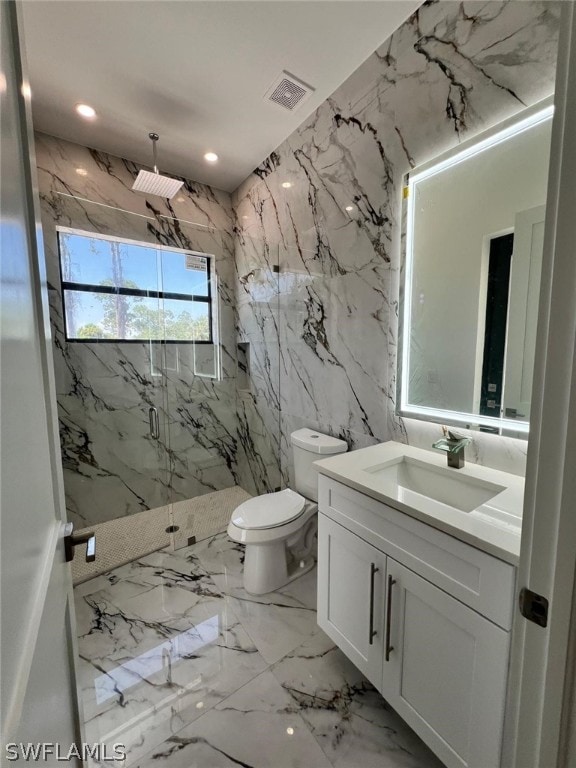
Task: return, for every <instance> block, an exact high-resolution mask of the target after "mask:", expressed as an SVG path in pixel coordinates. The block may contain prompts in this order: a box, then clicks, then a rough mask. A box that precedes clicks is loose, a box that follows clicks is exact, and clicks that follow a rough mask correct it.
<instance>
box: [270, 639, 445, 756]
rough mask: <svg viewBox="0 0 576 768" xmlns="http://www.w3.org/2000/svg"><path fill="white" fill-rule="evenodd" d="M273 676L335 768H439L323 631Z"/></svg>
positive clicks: (283, 661)
mask: <svg viewBox="0 0 576 768" xmlns="http://www.w3.org/2000/svg"><path fill="white" fill-rule="evenodd" d="M272 673H273V674H274V676H275V677H276V679H277V680H278V681H279V682H280V683H281V685H282V687H283V688H284V690H285V691H287V692H288V693H289V694H290V695H291V696H292V698H293V699H294V701H295V702H297V703H298V705H299V707H300V710H299V711H300V714H301V716H302V718H303V719H304V720H305V721H306V722H307V723H308V726H309V727H310V729H311V731H312V733H313V734H314V736H315V738H316V739H317V741H318V743H319V744H320V745H321V747H322V749H323V750H324V752H325V754H326V755H327V757H328V758H329V760H330V762H331V764H332V765H333V766H334V767H335V768H351V767H352V766H362V768H388V767H391V766H394V768H442V765H443V764H442V763H441V762H440V761H439V760H438V759H437V758H436V757H435V756H434V755H433V754H432V753H431V752H430V750H429V749H428V747H427V746H426V745H425V744H424V743H423V742H422V741H421V739H420V738H419V737H418V736H417V735H416V734H415V733H414V732H413V731H412V730H411V728H409V727H408V725H406V723H405V722H404V721H403V720H402V718H400V717H399V716H398V715H397V714H396V712H394V710H393V709H392V708H391V707H390V706H389V705H388V704H387V703H386V701H385V700H384V699H383V698H382V696H380V694H379V693H378V692H377V691H376V690H375V689H374V687H373V686H372V685H371V684H370V683H369V682H368V681H367V680H366V678H365V677H364V676H363V675H362V673H361V672H359V671H358V669H356V667H355V666H354V665H353V664H352V663H351V662H350V661H349V660H348V659H347V658H346V656H344V654H343V653H342V652H341V651H340V649H339V648H336V647H335V646H334V643H333V642H332V641H331V640H330V638H329V637H327V636H326V635H325V634H324V633H323V632H319V633H317V634H316V635H314V637H312V638H311V639H310V640H308V641H307V642H306V643H304V644H303V645H302V646H301V647H300V648H297V649H296V650H295V651H293V652H292V653H289V654H288V655H287V656H286V657H285V658H284V659H282V660H281V661H279V662H278V663H277V664H275V665H274V667H273V668H272Z"/></svg>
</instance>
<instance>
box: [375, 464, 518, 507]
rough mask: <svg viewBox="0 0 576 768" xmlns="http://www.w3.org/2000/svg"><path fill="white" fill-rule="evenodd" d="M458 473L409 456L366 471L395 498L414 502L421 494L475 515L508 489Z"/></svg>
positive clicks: (381, 487) (385, 491) (384, 491)
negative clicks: (414, 496)
mask: <svg viewBox="0 0 576 768" xmlns="http://www.w3.org/2000/svg"><path fill="white" fill-rule="evenodd" d="M457 471H458V470H449V469H447V468H443V467H438V466H436V465H435V464H427V463H426V462H424V461H419V460H418V459H413V458H410V457H408V456H402V457H400V458H399V459H397V460H396V461H392V462H390V461H388V462H385V463H384V464H375V465H374V466H372V467H366V468H365V469H364V472H367V473H368V474H370V475H372V477H373V478H374V479H375V480H377V485H378V486H379V488H378V490H380V491H381V492H382V493H385V494H386V495H388V496H391V497H392V498H396V499H398V500H399V501H405V502H406V503H410V494H413V493H417V494H419V495H420V496H425V497H426V498H428V499H433V500H434V501H438V502H440V503H441V504H447V505H448V506H450V507H453V508H455V509H458V510H460V511H461V512H472V511H473V510H475V509H477V508H478V507H480V506H481V505H482V504H485V503H486V502H487V501H489V500H490V499H492V498H494V496H496V495H497V494H499V493H501V492H502V491H504V490H505V488H504V486H502V485H496V484H495V483H490V482H487V481H486V480H479V479H478V478H475V477H470V476H469V475H464V474H462V475H457V474H455V472H457Z"/></svg>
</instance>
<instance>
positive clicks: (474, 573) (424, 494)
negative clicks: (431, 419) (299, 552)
mask: <svg viewBox="0 0 576 768" xmlns="http://www.w3.org/2000/svg"><path fill="white" fill-rule="evenodd" d="M316 466H317V468H318V470H319V473H320V474H319V486H318V488H319V524H318V623H319V625H320V627H321V628H322V629H323V630H324V631H325V632H326V633H327V634H328V635H329V636H330V637H331V638H332V640H334V642H335V643H336V644H337V645H338V646H339V647H340V648H341V649H342V650H343V652H344V653H345V654H346V655H347V656H348V657H349V658H350V659H351V661H352V662H354V664H355V665H356V666H357V667H358V668H359V669H360V670H361V671H362V672H363V673H364V674H365V675H366V677H367V678H368V679H369V680H370V681H371V682H372V683H373V685H374V686H375V687H376V688H377V689H378V690H379V691H380V692H381V693H382V695H383V696H384V698H385V699H386V700H387V701H388V702H389V703H390V704H391V705H392V706H393V707H394V709H395V710H396V711H397V712H398V713H399V714H400V715H401V716H402V717H403V718H404V719H405V720H406V722H407V723H408V724H409V725H410V726H411V727H412V728H413V729H414V730H415V731H416V733H418V734H419V735H420V737H421V738H422V739H423V740H424V741H425V742H426V743H427V744H428V745H429V746H430V747H431V749H433V750H434V752H435V753H436V754H437V755H438V757H439V758H440V759H441V760H442V761H443V762H444V763H445V764H446V765H447V766H448V767H449V768H451V767H452V766H470V767H471V768H488V767H489V768H497V766H499V765H500V753H501V745H502V731H503V723H504V708H505V699H506V682H507V674H508V658H509V651H510V632H511V627H512V616H513V601H514V588H515V579H516V565H517V564H518V558H519V552H520V531H521V514H522V500H523V492H524V480H523V478H520V477H516V476H514V475H509V474H507V473H504V472H499V471H497V470H492V469H489V468H487V467H481V466H477V465H473V464H467V465H466V466H465V467H464V468H462V469H449V468H448V467H446V459H445V457H444V456H442V455H436V454H434V453H432V452H430V451H424V450H420V449H417V448H412V447H410V446H406V445H402V444H399V443H395V442H389V443H383V444H382V445H377V446H373V447H371V448H365V449H362V450H358V451H353V452H351V453H348V454H344V455H341V456H336V457H333V458H330V459H325V460H323V461H319V462H317V464H316Z"/></svg>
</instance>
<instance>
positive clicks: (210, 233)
mask: <svg viewBox="0 0 576 768" xmlns="http://www.w3.org/2000/svg"><path fill="white" fill-rule="evenodd" d="M228 237H229V235H228V234H227V233H222V232H219V231H216V230H214V229H210V228H208V227H202V226H199V225H194V224H191V223H187V222H180V223H179V227H178V233H177V237H176V238H175V239H176V240H177V242H178V248H171V247H169V246H166V247H164V248H162V249H159V254H160V261H161V283H162V287H163V288H162V289H163V294H164V332H163V335H164V340H165V341H164V346H163V355H164V376H165V389H164V397H165V415H166V423H167V428H168V431H169V443H170V494H171V501H172V513H173V525H174V528H175V531H174V546H175V547H177V548H179V547H182V546H186V545H187V544H189V543H192V541H194V540H195V539H197V538H200V537H203V536H206V535H210V534H211V533H214V532H216V531H217V530H222V527H224V528H225V527H226V526H225V525H224V520H225V518H226V515H227V514H228V517H229V513H228V512H227V511H226V510H227V507H226V505H227V504H229V503H233V500H234V498H235V492H234V490H233V489H234V488H235V487H236V486H237V485H238V479H239V478H238V472H237V451H238V431H237V417H236V402H235V379H234V374H235V357H234V354H233V350H234V348H235V339H234V333H235V330H234V306H233V303H232V298H233V290H231V288H232V283H231V278H232V276H233V260H232V258H230V257H231V256H232V255H233V254H231V252H230V249H229V247H228V248H227V243H226V239H227V238H228ZM228 272H229V273H230V274H228ZM227 491H229V493H226V492H227ZM215 494H217V495H215ZM244 498H245V496H244V497H242V499H241V500H243V499H244ZM237 503H240V502H239V501H238V502H237ZM230 512H231V510H230ZM226 524H227V520H226Z"/></svg>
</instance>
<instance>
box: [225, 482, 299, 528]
mask: <svg viewBox="0 0 576 768" xmlns="http://www.w3.org/2000/svg"><path fill="white" fill-rule="evenodd" d="M305 504H306V499H305V498H304V496H301V495H300V494H299V493H296V491H293V490H291V489H290V488H286V490H284V491H277V492H276V493H266V494H264V495H263V496H256V497H255V498H253V499H248V501H244V502H243V503H242V504H240V506H239V507H237V508H236V509H235V510H234V514H233V515H232V520H231V523H233V524H234V525H235V526H236V527H237V528H242V529H244V530H261V529H265V528H277V527H278V526H280V525H286V523H290V522H292V520H296V518H297V517H300V515H301V514H302V512H303V511H304V506H305Z"/></svg>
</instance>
